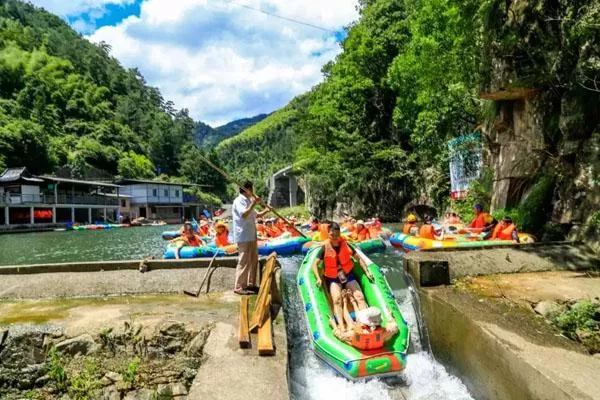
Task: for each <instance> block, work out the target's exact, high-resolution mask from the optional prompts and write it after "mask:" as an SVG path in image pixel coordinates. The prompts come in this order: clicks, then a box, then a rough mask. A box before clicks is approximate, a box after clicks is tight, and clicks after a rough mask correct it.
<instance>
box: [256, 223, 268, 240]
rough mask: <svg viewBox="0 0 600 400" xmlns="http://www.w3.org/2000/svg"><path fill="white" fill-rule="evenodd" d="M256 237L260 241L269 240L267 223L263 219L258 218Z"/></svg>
mask: <svg viewBox="0 0 600 400" xmlns="http://www.w3.org/2000/svg"><path fill="white" fill-rule="evenodd" d="M256 236H257V237H258V238H259V239H266V238H267V231H266V227H265V223H264V221H263V219H262V218H258V219H257V220H256Z"/></svg>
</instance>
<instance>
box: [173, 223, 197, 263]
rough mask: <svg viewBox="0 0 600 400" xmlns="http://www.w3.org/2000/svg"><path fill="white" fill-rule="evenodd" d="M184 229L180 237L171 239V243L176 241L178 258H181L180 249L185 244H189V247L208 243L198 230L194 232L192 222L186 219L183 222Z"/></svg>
mask: <svg viewBox="0 0 600 400" xmlns="http://www.w3.org/2000/svg"><path fill="white" fill-rule="evenodd" d="M183 229H184V231H183V234H182V235H181V236H180V237H178V238H175V239H173V240H171V241H169V243H175V258H176V259H179V251H180V250H181V248H182V247H184V246H189V247H201V246H206V243H204V241H203V240H202V238H201V237H200V236H199V235H198V234H197V233H196V232H194V228H192V223H191V222H189V221H185V223H184V224H183Z"/></svg>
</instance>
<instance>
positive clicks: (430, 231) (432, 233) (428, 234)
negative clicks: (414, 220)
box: [419, 215, 444, 240]
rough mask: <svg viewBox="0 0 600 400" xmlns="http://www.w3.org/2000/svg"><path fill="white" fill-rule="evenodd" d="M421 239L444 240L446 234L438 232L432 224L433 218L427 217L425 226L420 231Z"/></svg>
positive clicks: (424, 221)
mask: <svg viewBox="0 0 600 400" xmlns="http://www.w3.org/2000/svg"><path fill="white" fill-rule="evenodd" d="M419 237H420V238H423V239H431V240H443V239H444V232H443V231H436V230H435V227H434V226H433V224H432V221H431V217H430V216H429V215H426V216H425V218H424V219H423V225H422V226H421V229H419Z"/></svg>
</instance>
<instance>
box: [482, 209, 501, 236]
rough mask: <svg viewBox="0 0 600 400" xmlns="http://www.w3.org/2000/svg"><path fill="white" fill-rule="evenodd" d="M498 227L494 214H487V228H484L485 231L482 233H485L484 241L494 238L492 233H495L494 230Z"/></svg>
mask: <svg viewBox="0 0 600 400" xmlns="http://www.w3.org/2000/svg"><path fill="white" fill-rule="evenodd" d="M497 225H498V220H497V219H496V218H494V216H493V215H492V214H487V215H486V216H485V226H484V227H483V230H482V231H481V232H482V233H483V240H488V239H489V238H491V237H492V233H493V232H494V229H496V226H497Z"/></svg>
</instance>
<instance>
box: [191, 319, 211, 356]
mask: <svg viewBox="0 0 600 400" xmlns="http://www.w3.org/2000/svg"><path fill="white" fill-rule="evenodd" d="M211 328H212V327H210V326H207V327H205V328H204V329H202V330H201V331H200V332H198V334H197V335H196V336H195V337H194V338H193V339H192V341H191V342H190V344H189V345H188V347H187V348H186V350H185V353H186V354H187V355H188V357H201V356H202V353H203V351H204V345H205V344H206V341H207V340H208V336H209V335H210V330H211Z"/></svg>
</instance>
